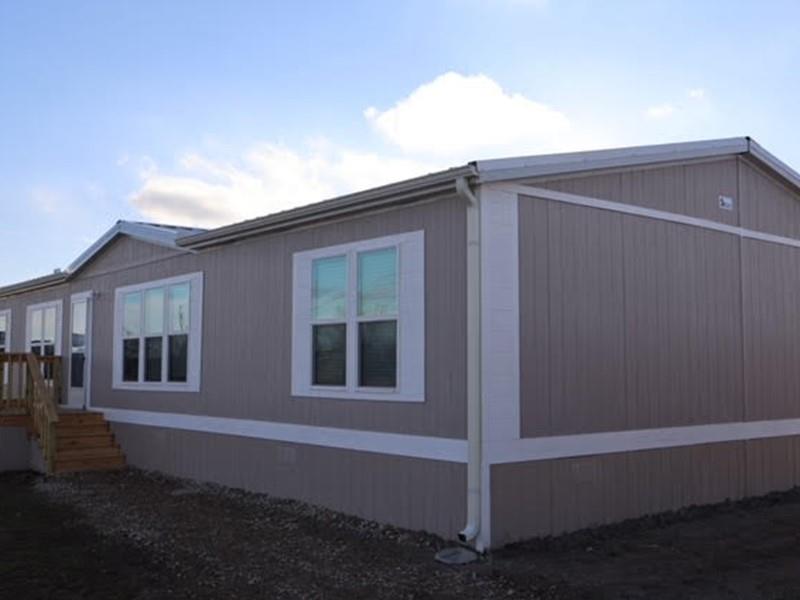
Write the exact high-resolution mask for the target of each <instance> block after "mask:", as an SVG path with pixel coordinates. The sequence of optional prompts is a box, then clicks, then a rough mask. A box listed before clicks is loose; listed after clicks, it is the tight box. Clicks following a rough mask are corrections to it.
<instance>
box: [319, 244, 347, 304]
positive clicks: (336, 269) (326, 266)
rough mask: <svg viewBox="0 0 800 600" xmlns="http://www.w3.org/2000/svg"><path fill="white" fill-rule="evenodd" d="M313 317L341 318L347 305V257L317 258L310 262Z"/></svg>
mask: <svg viewBox="0 0 800 600" xmlns="http://www.w3.org/2000/svg"><path fill="white" fill-rule="evenodd" d="M311 272H312V273H311V278H312V283H311V285H312V291H311V293H312V304H313V315H314V319H343V318H344V317H345V312H346V307H347V302H346V300H347V291H346V287H347V257H345V256H332V257H329V258H318V259H316V260H315V261H314V262H313V263H311Z"/></svg>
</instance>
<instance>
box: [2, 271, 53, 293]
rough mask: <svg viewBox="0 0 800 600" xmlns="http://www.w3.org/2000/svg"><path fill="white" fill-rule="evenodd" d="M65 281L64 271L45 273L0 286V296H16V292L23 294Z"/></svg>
mask: <svg viewBox="0 0 800 600" xmlns="http://www.w3.org/2000/svg"><path fill="white" fill-rule="evenodd" d="M66 281H67V273H64V272H58V273H53V274H51V275H45V276H43V277H36V278H34V279H28V280H27V281H21V282H19V283H13V284H11V285H7V286H5V287H1V288H0V298H7V297H9V296H16V295H18V294H24V293H26V292H35V291H36V290H42V289H45V288H49V287H54V286H56V285H61V284H62V283H65V282H66Z"/></svg>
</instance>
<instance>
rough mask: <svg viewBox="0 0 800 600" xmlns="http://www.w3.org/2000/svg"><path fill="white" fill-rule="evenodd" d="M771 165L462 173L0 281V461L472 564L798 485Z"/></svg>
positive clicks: (110, 240)
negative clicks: (471, 559)
mask: <svg viewBox="0 0 800 600" xmlns="http://www.w3.org/2000/svg"><path fill="white" fill-rule="evenodd" d="M798 298H800V175H798V173H796V172H795V171H793V170H792V169H791V168H790V167H788V166H787V165H786V164H784V163H782V162H781V161H780V160H778V159H777V158H775V157H774V156H772V155H771V154H769V153H768V152H767V151H765V150H764V149H763V148H762V147H760V146H759V145H758V144H757V143H756V142H754V141H753V140H751V139H750V138H734V139H725V140H715V141H703V142H691V143H681V144H669V145H661V146H648V147H639V148H630V149H620V150H603V151H592V152H582V153H574V154H560V155H548V156H530V157H521V158H512V159H498V160H487V161H477V162H472V163H469V164H467V165H464V166H462V167H458V168H453V169H450V170H447V171H443V172H438V173H434V174H430V175H427V176H424V177H420V178H417V179H413V180H408V181H404V182H401V183H397V184H393V185H387V186H384V187H380V188H376V189H372V190H368V191H364V192H360V193H356V194H352V195H348V196H343V197H339V198H335V199H332V200H328V201H324V202H320V203H318V204H313V205H309V206H305V207H302V208H298V209H294V210H289V211H286V212H282V213H278V214H273V215H269V216H266V217H263V218H258V219H254V220H250V221H245V222H242V223H237V224H234V225H230V226H225V227H221V228H219V229H214V230H209V231H202V230H195V229H186V228H179V227H172V226H169V225H159V224H145V223H133V222H120V223H118V224H116V225H115V226H114V227H112V228H111V230H110V231H108V233H106V234H105V235H104V236H103V237H102V238H101V239H99V240H98V241H97V242H96V243H95V244H94V245H92V246H91V247H90V248H88V249H87V250H86V252H85V253H84V254H83V255H81V256H80V257H79V258H78V259H77V260H75V261H74V262H73V263H72V264H71V265H70V266H69V267H68V268H66V269H65V270H64V271H62V272H57V273H54V274H52V275H48V276H45V277H42V278H39V279H34V280H31V281H26V282H21V283H18V284H15V285H10V286H7V287H5V288H2V289H0V365H1V368H2V374H0V377H2V387H0V393H1V394H2V395H0V407H1V408H2V414H1V415H0V469H11V468H27V467H28V466H29V465H34V466H35V467H37V468H40V469H41V470H44V471H49V472H62V471H70V470H77V469H88V468H117V467H120V466H122V465H124V464H129V465H134V466H136V467H141V468H144V469H153V470H157V471H162V472H165V473H169V474H173V475H178V476H182V477H189V478H194V479H198V480H204V481H213V482H218V483H221V484H225V485H229V486H235V487H239V488H245V489H249V490H255V491H259V492H267V493H270V494H273V495H276V496H282V497H288V498H297V499H300V500H304V501H307V502H311V503H315V504H319V505H324V506H327V507H330V508H333V509H336V510H340V511H343V512H346V513H350V514H354V515H358V516H361V517H365V518H368V519H375V520H378V521H381V522H385V523H391V524H394V525H398V526H402V527H407V528H411V529H420V530H427V531H430V532H433V533H436V534H439V535H442V536H444V537H447V538H455V537H457V536H458V537H460V538H461V539H462V540H464V541H466V542H468V543H470V544H472V545H474V546H475V547H477V548H478V549H487V548H490V547H497V546H500V545H503V544H505V543H508V542H511V541H515V540H520V539H524V538H530V537H534V536H543V535H549V534H558V533H561V532H566V531H570V530H575V529H578V528H583V527H588V526H593V525H598V524H603V523H609V522H614V521H619V520H622V519H625V518H629V517H636V516H640V515H645V514H651V513H658V512H662V511H667V510H671V509H676V508H680V507H683V506H687V505H692V504H706V503H714V502H719V501H723V500H725V499H737V498H742V497H746V496H754V495H760V494H764V493H766V492H769V491H772V490H779V489H786V488H790V487H792V486H795V485H798V483H800V369H798V368H797V363H798V361H800V302H798Z"/></svg>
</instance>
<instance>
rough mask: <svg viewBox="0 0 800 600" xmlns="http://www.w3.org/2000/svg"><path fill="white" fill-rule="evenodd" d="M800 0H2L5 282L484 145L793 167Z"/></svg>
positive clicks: (486, 151) (0, 279) (799, 97)
mask: <svg viewBox="0 0 800 600" xmlns="http://www.w3.org/2000/svg"><path fill="white" fill-rule="evenodd" d="M799 27H800V2H798V1H797V0H790V1H786V2H780V1H774V2H771V1H764V2H738V1H735V0H727V1H719V2H716V1H705V2H704V1H700V0H693V1H682V0H664V1H647V0H636V1H634V0H630V1H628V2H619V1H614V0H605V1H602V2H600V1H599V0H596V1H591V2H590V1H587V0H583V1H582V0H424V1H417V0H403V1H402V2H380V1H376V0H371V1H363V2H348V1H347V0H338V1H336V2H331V1H327V2H310V1H309V2H268V1H266V0H262V1H257V2H256V1H254V2H247V1H237V0H225V1H222V0H219V1H216V2H207V1H203V0H191V1H179V0H170V1H166V0H158V1H152V0H136V1H132V2H129V1H126V0H115V1H114V2H108V1H106V0H102V1H97V2H95V1H90V0H75V1H73V2H61V1H56V0H53V1H41V0H3V1H2V2H0V207H1V208H2V211H0V249H1V250H2V258H0V285H4V284H8V283H13V282H17V281H21V280H24V279H27V278H30V277H34V276H38V275H43V274H47V273H50V272H52V271H53V270H54V269H56V268H65V267H66V266H67V265H68V264H69V263H70V262H72V261H73V260H74V259H75V258H76V257H77V256H78V255H79V254H80V253H81V252H82V251H83V250H85V249H86V247H87V246H89V245H90V244H91V243H93V242H94V241H95V240H96V239H97V238H98V237H100V236H101V235H102V234H103V232H105V231H106V230H107V229H108V228H109V227H111V226H112V225H113V224H114V223H115V222H116V221H117V220H118V219H129V220H143V221H156V222H163V223H169V224H179V225H191V226H197V227H214V226H219V225H223V224H226V223H231V222H235V221H239V220H242V219H246V218H252V217H255V216H259V215H264V214H269V213H272V212H275V211H277V210H283V209H286V208H291V207H293V206H299V205H302V204H307V203H309V202H313V201H317V200H323V199H326V198H329V197H333V196H336V195H339V194H343V193H347V192H350V191H356V190H359V189H365V188H369V187H373V186H375V185H380V184H383V183H388V182H391V181H397V180H401V179H404V178H407V177H411V176H415V175H420V174H424V173H427V172H431V171H435V170H437V169H440V168H446V167H450V166H455V165H460V164H463V163H466V162H468V161H470V160H476V159H480V158H499V157H503V156H514V155H524V154H537V153H549V152H561V151H571V150H582V149H595V148H605V147H618V146H627V145H636V144H656V143H665V142H674V141H688V140H698V139H710V138H720V137H733V136H742V135H750V136H753V137H754V138H755V139H756V140H758V142H759V143H760V144H762V145H763V146H765V147H766V148H767V149H768V150H769V151H771V152H772V153H773V154H776V155H777V156H778V157H779V158H781V159H782V160H783V161H784V162H786V163H788V164H789V165H790V166H792V167H794V168H795V169H798V170H800V136H798V133H800V127H799V125H798V123H800V111H799V110H798V108H800V35H798V28H799Z"/></svg>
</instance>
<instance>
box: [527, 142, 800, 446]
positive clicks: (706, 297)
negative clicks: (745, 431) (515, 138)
mask: <svg viewBox="0 0 800 600" xmlns="http://www.w3.org/2000/svg"><path fill="white" fill-rule="evenodd" d="M670 182H672V183H670ZM676 182H677V183H676ZM533 183H535V185H540V186H542V187H551V188H554V189H558V190H560V191H567V192H571V193H578V194H582V195H587V196H590V197H596V198H600V199H604V200H613V201H617V202H623V203H631V204H636V205H640V206H647V207H649V208H656V209H659V210H666V211H674V212H679V213H681V214H688V215H691V216H696V217H702V218H705V219H710V220H716V221H720V220H722V221H723V222H724V219H722V217H720V216H719V215H722V213H726V212H728V211H724V210H721V209H720V208H719V207H718V204H717V198H718V196H719V195H721V194H724V195H730V196H731V197H733V198H734V201H735V207H736V208H738V209H740V210H741V211H742V212H741V214H742V215H743V216H742V224H741V225H742V226H743V227H746V228H751V229H754V230H758V231H764V232H766V233H773V234H777V235H784V236H794V235H797V233H796V232H797V231H800V212H797V211H800V208H798V207H800V194H797V193H794V192H791V191H790V190H789V189H788V188H787V187H786V186H785V185H784V184H783V183H781V182H780V180H778V179H777V178H773V177H771V176H768V175H767V174H766V173H765V172H763V171H761V170H759V169H757V168H756V167H754V166H752V165H751V164H750V163H749V162H748V161H747V160H745V159H741V158H731V159H726V160H722V161H713V162H704V163H697V164H691V165H688V164H687V165H674V166H670V167H665V168H650V169H637V170H628V171H622V172H614V173H602V174H595V175H587V176H581V177H573V178H562V179H559V180H552V181H536V182H533ZM712 201H713V202H712ZM712 205H713V210H712V209H711V207H712ZM715 211H716V213H715ZM715 215H716V218H715ZM723 216H724V215H723ZM729 221H730V220H729ZM730 222H731V223H735V221H730ZM781 224H782V225H781ZM519 227H520V327H521V330H520V340H521V345H520V362H521V365H522V366H523V368H522V369H521V382H520V383H521V407H520V411H521V421H522V423H521V434H522V436H523V437H536V436H542V435H561V434H573V433H587V432H596V431H614V430H621V429H645V428H655V427H670V426H679V425H699V424H706V423H721V422H729V421H740V420H764V419H780V418H790V417H800V402H798V400H797V398H799V397H800V371H798V369H796V368H795V366H794V365H796V364H800V342H799V341H798V340H800V303H798V302H797V297H798V295H800V249H798V248H794V247H790V246H786V245H779V244H773V243H770V242H765V241H760V240H752V239H740V238H739V237H738V236H735V235H731V234H727V233H722V232H717V231H713V230H710V229H704V228H699V227H692V226H688V225H681V224H676V223H669V222H666V221H660V220H657V219H649V218H644V217H639V216H633V215H625V214H622V213H616V212H612V211H603V210H599V209H592V208H586V207H579V206H574V205H568V204H563V203H559V202H555V201H546V200H540V199H533V198H526V197H521V198H520V204H519Z"/></svg>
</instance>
